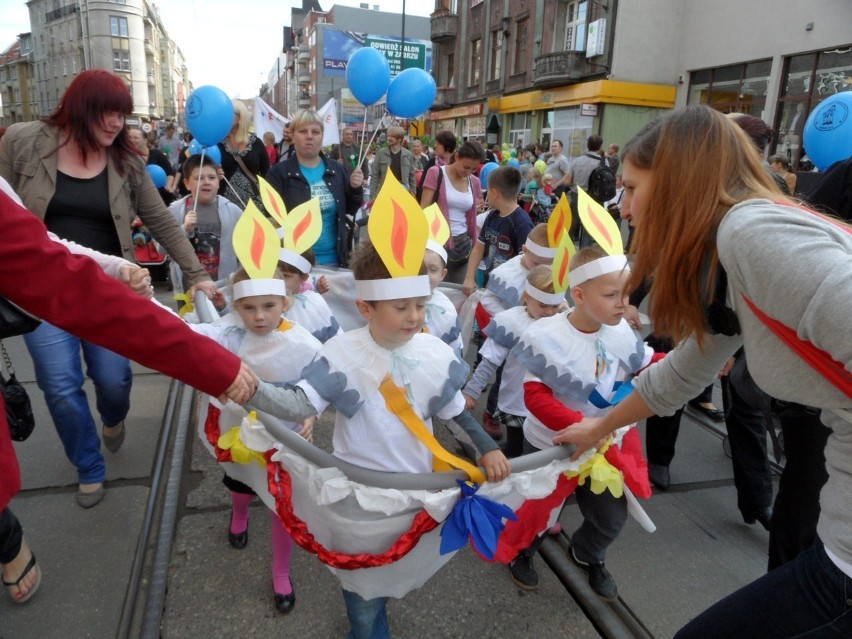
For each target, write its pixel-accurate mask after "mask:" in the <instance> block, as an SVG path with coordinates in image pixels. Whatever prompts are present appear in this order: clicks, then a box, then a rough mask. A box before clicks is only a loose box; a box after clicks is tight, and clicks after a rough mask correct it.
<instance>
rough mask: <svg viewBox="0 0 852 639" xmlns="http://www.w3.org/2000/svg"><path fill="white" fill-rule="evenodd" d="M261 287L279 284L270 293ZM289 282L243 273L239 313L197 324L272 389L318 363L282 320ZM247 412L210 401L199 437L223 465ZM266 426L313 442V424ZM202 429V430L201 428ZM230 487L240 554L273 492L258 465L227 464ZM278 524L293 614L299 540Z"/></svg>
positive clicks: (282, 591) (277, 592)
mask: <svg viewBox="0 0 852 639" xmlns="http://www.w3.org/2000/svg"><path fill="white" fill-rule="evenodd" d="M258 282H272V283H277V284H278V285H280V286H279V287H278V288H279V290H275V288H274V286H275V285H274V284H273V285H272V286H267V287H266V288H264V287H263V286H262V284H261V285H259V284H258ZM283 293H284V282H283V281H282V280H280V279H275V280H249V279H248V277H247V276H246V274H245V272H244V271H242V270H240V271H237V273H236V275H235V277H234V290H233V294H234V302H233V306H234V310H233V311H231V313H230V314H229V316H230V317H227V318H223V320H225V321H222V322H219V323H216V324H194V325H191V326H192V328H193V330H194V331H195V332H197V333H201V334H202V335H206V336H208V337H210V338H212V339H214V340H216V341H217V342H218V343H219V344H221V345H222V346H224V347H225V348H227V349H228V350H229V351H231V352H232V353H234V354H236V355H238V356H239V357H240V359H241V360H243V361H244V362H246V363H247V364H248V365H249V366H251V368H252V370H253V371H254V372H255V373H256V374H257V375H258V377H260V378H261V379H263V380H265V381H268V382H272V383H279V384H281V383H291V382H295V381H297V380H298V379H299V378H300V373H301V371H302V369H303V368H304V367H305V366H306V365H307V364H308V363H309V362H310V361H311V360H312V359H313V358H314V356H315V355H316V352H317V351H318V350H319V348H320V346H322V345H321V344H320V342H319V341H317V340H316V339H315V338H314V337H313V336H312V335H311V334H310V333H308V331H307V330H305V329H304V328H302V327H301V326H298V325H297V324H294V323H293V322H290V321H288V320H287V319H285V318H283V317H282V313H283V312H284V310H285V309H286V308H287V306H288V300H287V298H286V297H284V295H283ZM246 415H247V414H246V411H245V410H244V409H243V408H241V407H240V406H239V405H237V404H234V403H233V402H228V403H227V404H226V405H224V406H223V405H222V404H220V403H219V402H218V400H216V399H215V398H213V397H210V398H209V406H208V410H207V418H206V420H205V422H204V426H203V429H204V432H201V433H199V436H200V437H201V439H202V441H204V442H205V443H206V444H207V447H208V449H209V450H210V452H211V454H213V455H214V456H215V457H216V458H217V459H219V460H220V461H222V460H223V452H224V451H223V448H222V447H223V446H224V444H223V440H222V439H221V438H222V436H223V435H225V434H226V433H227V432H228V431H230V430H231V429H232V428H237V427H239V426H240V425H241V424H242V422H243V419H244V418H245V417H246ZM258 418H259V419H260V421H261V423H263V424H265V425H268V424H270V423H276V422H277V423H282V424H283V425H284V426H286V427H287V428H289V429H291V430H294V431H296V432H298V433H299V434H300V435H302V437H304V438H305V439H307V440H309V441H310V440H311V433H312V430H313V422H314V421H315V420H314V419H313V418H312V419H309V420H306V421H305V422H303V423H302V424H297V423H293V422H286V421H283V420H279V419H278V418H277V417H273V416H272V415H269V414H267V413H260V414H259V415H258ZM199 425H200V424H199ZM223 467H224V470H225V473H226V474H225V478H224V480H223V481H224V483H225V485H226V486H227V487H228V488H229V489H230V490H231V497H232V504H233V508H232V512H231V522H230V524H229V530H228V540H229V542H230V543H231V545H232V546H233V547H234V548H237V549H242V548H245V546H246V544H247V543H248V507H249V503H250V502H251V500H252V497H253V496H254V495H255V494H260V493H263V492H267V488H266V469H265V468H261V467H259V466H257V465H255V464H229V463H223ZM270 515H271V518H272V521H271V523H272V582H273V593H274V601H275V607H276V609H277V610H278V611H279V612H281V613H282V614H287V613H289V612H290V611H291V610H292V609H293V606H294V605H295V593H294V591H293V585H292V581H291V579H290V558H291V556H292V552H293V540H292V538H291V537H290V534H289V533H288V532H287V531H286V530H284V527H283V526H282V525H281V521H280V520H279V519H278V517H277V516H276V514H275V513H274V512H270Z"/></svg>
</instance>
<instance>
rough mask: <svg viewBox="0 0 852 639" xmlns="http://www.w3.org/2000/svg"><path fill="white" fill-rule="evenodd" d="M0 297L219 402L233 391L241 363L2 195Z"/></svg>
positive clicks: (0, 194) (0, 198)
mask: <svg viewBox="0 0 852 639" xmlns="http://www.w3.org/2000/svg"><path fill="white" fill-rule="evenodd" d="M0 220H2V226H3V241H2V242H0V260H2V263H3V268H2V270H0V295H4V296H6V297H7V298H9V299H10V300H11V301H13V302H14V303H15V304H18V305H19V306H21V307H22V308H24V309H26V310H28V311H30V312H31V313H33V314H34V315H37V316H38V317H40V318H43V319H45V320H47V321H48V322H50V323H51V324H55V325H56V326H58V327H59V328H62V329H64V330H66V331H68V332H69V333H73V334H74V335H76V336H78V337H80V338H82V339H85V340H86V341H90V342H92V343H94V344H98V345H99V346H103V347H105V348H108V349H110V350H112V351H115V352H116V353H119V354H120V355H124V356H125V357H128V358H130V359H132V360H134V361H136V362H139V363H140V364H142V365H143V366H147V367H148V368H153V369H155V370H158V371H160V372H161V373H164V374H166V375H169V376H170V377H174V378H176V379H179V380H181V381H183V382H185V383H187V384H189V385H190V386H194V387H196V388H198V389H200V390H202V391H203V392H205V393H208V394H210V395H213V396H216V395H220V394H222V393H223V392H224V391H225V390H227V388H228V387H229V386H230V385H231V383H232V382H233V381H234V379H235V378H236V376H237V373H238V371H239V368H240V360H239V358H238V357H237V356H236V355H234V354H232V353H230V352H228V351H227V350H226V349H224V348H222V347H221V346H219V345H218V344H217V343H216V342H214V341H213V340H211V339H209V338H207V337H203V336H201V335H196V334H195V333H193V332H192V330H191V329H190V328H189V327H188V326H187V325H186V324H185V323H184V322H183V321H182V320H181V319H180V318H178V317H176V316H174V315H171V314H170V313H168V312H166V311H164V310H163V309H160V308H158V307H157V306H155V305H154V304H152V303H151V302H149V301H148V300H145V299H143V298H142V297H140V296H139V295H137V294H136V293H134V292H133V291H131V290H130V288H129V287H128V286H126V285H124V284H122V283H120V282H118V281H116V280H114V279H112V278H110V277H108V276H107V275H105V274H104V273H103V271H101V269H100V267H98V265H97V264H96V263H95V262H94V261H93V260H91V259H89V258H87V257H82V256H79V255H72V254H71V253H69V252H68V250H67V249H66V248H65V247H64V246H62V245H61V244H59V243H57V242H54V241H52V240H51V239H50V238H48V236H47V230H46V229H45V227H44V224H42V223H41V221H39V219H38V218H37V217H36V216H35V215H33V214H32V213H30V212H29V211H27V210H26V209H25V208H23V207H21V206H20V205H18V204H16V203H15V202H14V201H13V200H12V199H11V198H10V197H9V196H8V195H7V194H6V193H4V192H0Z"/></svg>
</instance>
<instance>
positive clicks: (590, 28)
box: [430, 0, 852, 161]
mask: <svg viewBox="0 0 852 639" xmlns="http://www.w3.org/2000/svg"><path fill="white" fill-rule="evenodd" d="M850 19H852V4H850V3H849V2H847V1H845V0H813V1H812V2H808V3H800V4H793V5H786V4H785V5H778V4H777V3H775V2H770V0H752V1H751V2H748V3H742V2H739V1H738V0H718V1H716V2H705V1H703V0H642V1H641V2H639V1H637V0H609V2H595V1H590V0H436V3H435V11H434V13H433V14H432V15H431V38H432V41H433V42H434V43H435V51H434V56H435V63H434V67H435V68H434V75H435V78H436V82H437V84H438V87H439V88H438V98H437V100H436V104H435V107H434V108H433V111H432V113H431V115H430V117H431V119H432V124H433V131H436V130H440V129H450V130H453V131H454V132H455V133H456V134H457V135H459V136H461V137H463V138H481V139H484V140H487V141H489V142H504V141H505V142H511V143H513V144H514V143H516V142H517V141H518V140H523V141H524V142H525V143H527V142H529V141H531V140H538V141H540V142H542V143H543V144H545V145H547V144H548V143H549V142H550V140H552V139H560V140H561V141H563V143H564V145H565V147H566V153H567V154H569V155H579V154H580V153H581V152H582V151H583V148H584V143H585V140H586V138H587V137H588V135H589V134H591V133H593V132H594V133H598V134H600V135H601V136H602V137H603V138H604V140H605V141H606V142H607V143H613V142H614V143H618V144H623V143H624V142H625V141H626V140H627V139H629V137H630V136H632V135H633V134H634V133H635V132H636V131H637V130H638V129H639V128H640V127H641V126H642V125H643V124H644V123H645V122H647V121H649V120H651V119H653V118H654V117H655V116H656V115H657V114H659V113H660V112H661V111H664V110H667V109H671V108H673V107H674V106H679V105H683V104H687V103H690V104H691V103H706V104H710V105H711V106H713V107H714V108H717V109H719V110H722V111H740V112H748V113H752V114H753V115H756V116H758V117H761V118H762V119H764V120H765V121H766V122H767V123H769V124H770V125H771V126H774V128H775V129H776V130H777V131H780V132H785V133H786V139H787V142H784V137H785V136H779V138H778V140H777V150H778V151H779V152H785V153H787V154H788V155H790V156H791V159H793V160H794V161H798V158H799V157H801V140H800V135H801V132H800V131H799V132H798V133H797V132H796V129H797V127H801V126H803V124H804V121H805V120H806V118H807V114H808V113H809V112H810V110H812V109H813V107H814V106H815V104H816V103H818V102H819V100H821V99H824V98H825V97H827V96H828V95H829V94H831V93H832V92H836V91H838V90H850V89H852V79H850V77H852V53H850V51H852V32H850V31H849V28H848V25H849V23H850ZM782 145H783V148H782Z"/></svg>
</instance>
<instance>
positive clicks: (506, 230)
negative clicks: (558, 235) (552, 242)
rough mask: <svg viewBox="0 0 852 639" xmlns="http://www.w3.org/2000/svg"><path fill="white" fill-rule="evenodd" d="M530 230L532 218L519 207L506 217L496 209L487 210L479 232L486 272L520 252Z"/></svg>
mask: <svg viewBox="0 0 852 639" xmlns="http://www.w3.org/2000/svg"><path fill="white" fill-rule="evenodd" d="M531 230H532V220H531V219H530V216H529V215H527V212H526V211H524V210H523V209H522V208H521V207H518V208H516V209H515V210H514V211H512V212H511V213H510V214H509V215H507V216H506V217H501V216H500V211H497V210H496V209H495V210H493V211H489V213H488V216H487V217H486V218H485V222H483V224H482V230H481V231H480V232H479V241H480V242H482V243H483V244H485V254H484V255H483V258H482V260H483V262H484V263H485V270H486V272H487V273H490V272H491V271H492V270H494V269H495V268H497V267H498V266H500V265H501V264H503V263H504V262H507V261H508V260H510V259H512V258H513V257H515V256H516V255H517V254H518V253H520V252H521V247H522V246H523V245H524V242H526V241H527V235H529V233H530V231H531Z"/></svg>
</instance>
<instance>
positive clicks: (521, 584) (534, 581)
mask: <svg viewBox="0 0 852 639" xmlns="http://www.w3.org/2000/svg"><path fill="white" fill-rule="evenodd" d="M509 572H510V573H511V574H512V581H514V582H515V585H516V586H517V587H518V588H523V589H524V590H536V589H537V588H538V573H537V572H536V571H535V566H534V565H533V558H532V555H529V554H527V552H526V551H524V550H522V551H521V552H520V553H518V556H517V557H515V558H514V559H513V560H512V561H511V563H509Z"/></svg>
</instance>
